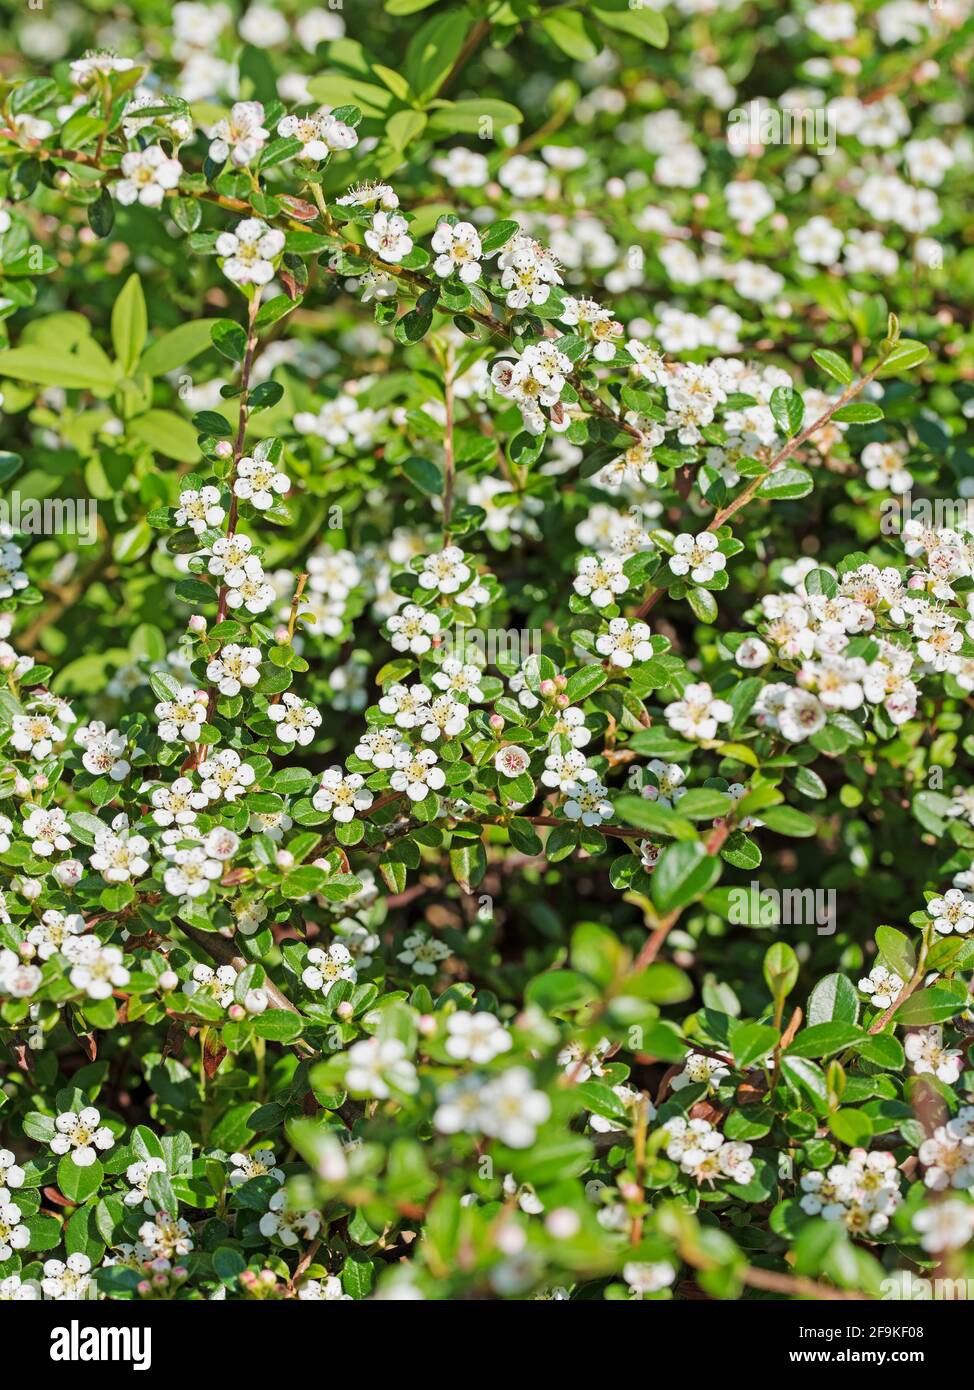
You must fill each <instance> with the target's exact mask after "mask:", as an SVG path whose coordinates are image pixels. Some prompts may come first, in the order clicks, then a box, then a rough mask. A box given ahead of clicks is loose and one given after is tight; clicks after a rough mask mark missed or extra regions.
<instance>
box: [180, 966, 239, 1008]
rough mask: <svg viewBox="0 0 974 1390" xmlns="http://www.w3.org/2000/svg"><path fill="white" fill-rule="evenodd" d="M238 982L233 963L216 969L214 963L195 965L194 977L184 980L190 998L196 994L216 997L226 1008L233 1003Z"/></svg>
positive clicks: (184, 991) (184, 988) (210, 997)
mask: <svg viewBox="0 0 974 1390" xmlns="http://www.w3.org/2000/svg"><path fill="white" fill-rule="evenodd" d="M236 982H237V972H236V970H234V968H233V966H232V965H221V966H218V967H217V969H216V970H214V968H213V966H212V965H194V966H193V975H192V979H189V980H185V981H184V982H183V993H184V994H185V995H186V996H187V997H188V998H190V999H192V998H193V996H194V995H196V994H200V995H203V996H205V997H206V998H208V999H214V1000H215V1001H216V1002H217V1003H218V1004H219V1005H220V1007H221V1008H223V1009H225V1008H227V1007H228V1006H229V1005H230V1004H232V1003H233V987H234V985H235V984H236Z"/></svg>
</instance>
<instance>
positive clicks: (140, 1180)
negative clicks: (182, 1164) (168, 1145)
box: [122, 1158, 166, 1215]
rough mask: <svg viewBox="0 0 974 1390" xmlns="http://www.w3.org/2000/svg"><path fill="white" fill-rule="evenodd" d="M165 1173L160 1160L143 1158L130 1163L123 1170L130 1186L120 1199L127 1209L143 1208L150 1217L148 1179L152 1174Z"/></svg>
mask: <svg viewBox="0 0 974 1390" xmlns="http://www.w3.org/2000/svg"><path fill="white" fill-rule="evenodd" d="M165 1171H166V1164H165V1160H163V1159H161V1158H145V1159H139V1160H138V1161H137V1162H135V1163H130V1164H129V1166H128V1167H127V1168H126V1170H125V1177H126V1180H127V1181H128V1182H130V1183H131V1184H132V1186H131V1188H130V1190H129V1191H128V1192H126V1194H125V1196H124V1197H123V1198H122V1201H123V1202H124V1203H125V1205H126V1206H127V1207H144V1208H145V1210H146V1211H147V1212H149V1214H150V1215H151V1214H152V1206H151V1204H150V1203H149V1200H148V1198H149V1179H150V1178H151V1177H152V1175H153V1173H164V1172H165Z"/></svg>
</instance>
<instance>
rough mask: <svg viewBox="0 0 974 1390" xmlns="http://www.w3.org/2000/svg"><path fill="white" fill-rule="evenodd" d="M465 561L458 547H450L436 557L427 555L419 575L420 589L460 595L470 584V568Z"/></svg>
mask: <svg viewBox="0 0 974 1390" xmlns="http://www.w3.org/2000/svg"><path fill="white" fill-rule="evenodd" d="M465 559H466V556H465V555H464V553H463V551H462V550H461V549H460V547H459V546H458V545H448V546H447V547H446V548H445V549H444V550H441V551H439V552H438V553H437V554H436V555H427V556H426V558H425V559H424V560H423V568H422V570H421V571H420V574H419V586H420V588H421V589H430V590H435V591H436V592H437V593H440V594H455V593H458V592H459V590H460V589H463V588H465V587H466V586H467V584H468V583H469V582H470V568H469V566H468V565H466V564H465V563H464V560H465Z"/></svg>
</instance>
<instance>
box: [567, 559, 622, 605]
mask: <svg viewBox="0 0 974 1390" xmlns="http://www.w3.org/2000/svg"><path fill="white" fill-rule="evenodd" d="M622 563H623V562H622V559H621V558H620V557H619V556H618V555H583V556H582V557H581V558H580V560H579V562H578V574H577V575H576V576H575V580H574V588H575V592H576V594H581V595H582V597H583V598H591V600H592V602H593V603H594V604H595V606H596V608H605V607H606V605H607V604H610V603H612V602H613V601H614V599H615V596H616V595H617V594H624V593H625V592H626V590H627V589H628V588H629V577H628V575H625V574H623V572H622Z"/></svg>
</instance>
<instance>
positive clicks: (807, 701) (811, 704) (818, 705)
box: [777, 690, 826, 743]
mask: <svg viewBox="0 0 974 1390" xmlns="http://www.w3.org/2000/svg"><path fill="white" fill-rule="evenodd" d="M825 719H826V714H825V706H824V705H823V704H822V702H821V700H820V699H819V698H818V696H817V695H813V694H812V692H811V691H810V690H789V691H788V693H787V695H785V697H784V703H783V705H782V707H781V709H780V710H779V711H778V715H777V720H778V728H779V729H780V731H781V734H782V736H783V737H784V738H786V739H788V741H789V742H790V743H800V742H801V741H802V739H806V738H810V737H811V735H812V734H817V733H818V731H819V730H820V729H824V727H825Z"/></svg>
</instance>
